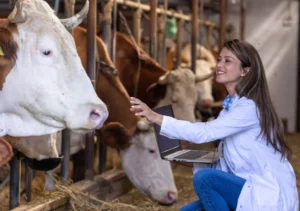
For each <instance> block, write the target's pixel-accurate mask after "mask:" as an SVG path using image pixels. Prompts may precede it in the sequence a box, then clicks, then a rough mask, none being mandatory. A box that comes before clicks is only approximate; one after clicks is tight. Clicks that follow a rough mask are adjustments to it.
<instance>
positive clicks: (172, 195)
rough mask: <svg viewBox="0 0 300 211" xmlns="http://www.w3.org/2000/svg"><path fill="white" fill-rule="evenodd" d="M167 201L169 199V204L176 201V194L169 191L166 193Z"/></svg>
mask: <svg viewBox="0 0 300 211" xmlns="http://www.w3.org/2000/svg"><path fill="white" fill-rule="evenodd" d="M168 199H169V200H170V201H171V202H174V201H176V200H177V192H174V191H169V192H168Z"/></svg>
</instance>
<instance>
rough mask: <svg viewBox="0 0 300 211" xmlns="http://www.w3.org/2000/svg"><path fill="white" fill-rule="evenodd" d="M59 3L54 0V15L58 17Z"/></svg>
mask: <svg viewBox="0 0 300 211" xmlns="http://www.w3.org/2000/svg"><path fill="white" fill-rule="evenodd" d="M59 1H60V0H54V11H55V14H56V15H58V12H59Z"/></svg>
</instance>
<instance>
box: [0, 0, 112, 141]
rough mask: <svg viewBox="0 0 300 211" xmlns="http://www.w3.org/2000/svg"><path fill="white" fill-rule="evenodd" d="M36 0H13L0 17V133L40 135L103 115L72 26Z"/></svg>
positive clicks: (96, 124)
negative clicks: (10, 11) (14, 4)
mask: <svg viewBox="0 0 300 211" xmlns="http://www.w3.org/2000/svg"><path fill="white" fill-rule="evenodd" d="M87 11H88V2H87V3H86V5H85V7H84V10H83V11H81V12H80V14H79V16H75V17H72V18H70V19H65V20H62V21H61V20H59V19H58V18H57V17H56V16H55V14H54V12H53V10H52V9H51V8H50V6H49V5H48V4H47V3H46V2H45V1H42V0H19V1H18V2H17V3H16V6H15V8H14V10H13V11H12V13H11V14H10V15H9V17H8V19H1V20H0V47H1V51H2V53H1V56H0V89H1V91H0V99H1V100H0V131H1V132H0V136H14V137H24V136H40V135H46V134H51V133H55V132H57V131H59V130H62V129H64V128H70V129H71V130H73V131H76V132H87V131H89V130H91V129H95V128H100V127H101V126H102V125H103V123H104V121H105V120H106V118H107V116H108V112H107V107H106V105H105V104H104V103H103V102H102V101H101V100H100V99H99V97H98V96H97V94H96V92H95V91H94V89H93V86H92V84H91V82H90V80H89V78H88V76H87V74H86V72H85V70H84V68H83V66H82V64H81V61H80V58H79V56H78V54H77V51H76V46H75V43H74V39H73V38H72V36H71V35H70V33H69V32H68V31H67V30H66V28H65V26H67V27H69V28H70V27H72V26H75V25H76V24H79V23H80V20H82V19H83V17H84V16H86V14H87ZM63 24H64V25H63Z"/></svg>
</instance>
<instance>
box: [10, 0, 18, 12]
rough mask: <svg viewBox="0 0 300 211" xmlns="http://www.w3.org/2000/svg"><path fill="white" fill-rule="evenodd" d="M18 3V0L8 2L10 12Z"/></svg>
mask: <svg viewBox="0 0 300 211" xmlns="http://www.w3.org/2000/svg"><path fill="white" fill-rule="evenodd" d="M16 1H17V0H9V1H8V8H9V9H10V10H12V9H13V8H14V6H15V4H16Z"/></svg>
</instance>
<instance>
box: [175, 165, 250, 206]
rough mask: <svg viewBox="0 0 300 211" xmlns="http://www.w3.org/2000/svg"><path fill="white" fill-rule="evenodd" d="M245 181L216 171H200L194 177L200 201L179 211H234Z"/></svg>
mask: <svg viewBox="0 0 300 211" xmlns="http://www.w3.org/2000/svg"><path fill="white" fill-rule="evenodd" d="M245 182H246V180H245V179H243V178H241V177H238V176H235V175H234V174H231V173H226V172H223V171H220V170H216V169H201V170H199V171H198V172H197V173H196V174H195V175H194V188H195V192H196V193H197V195H198V197H199V198H200V200H198V201H194V202H192V203H190V204H187V205H185V206H184V207H182V208H181V209H180V211H216V210H217V211H229V210H236V206H237V202H238V198H239V196H240V193H241V190H242V188H243V186H244V184H245Z"/></svg>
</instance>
